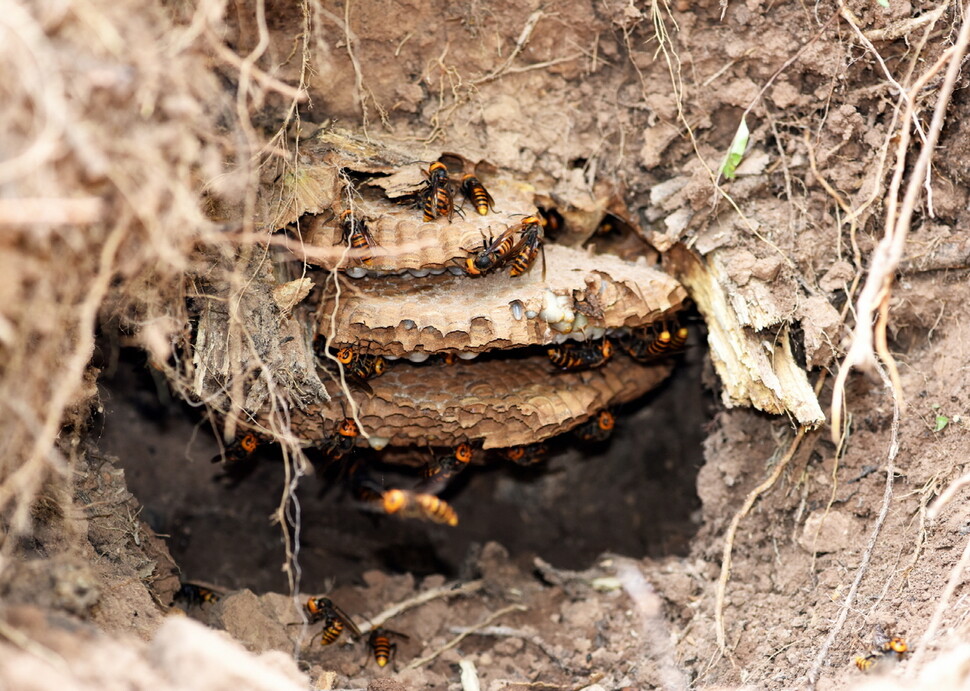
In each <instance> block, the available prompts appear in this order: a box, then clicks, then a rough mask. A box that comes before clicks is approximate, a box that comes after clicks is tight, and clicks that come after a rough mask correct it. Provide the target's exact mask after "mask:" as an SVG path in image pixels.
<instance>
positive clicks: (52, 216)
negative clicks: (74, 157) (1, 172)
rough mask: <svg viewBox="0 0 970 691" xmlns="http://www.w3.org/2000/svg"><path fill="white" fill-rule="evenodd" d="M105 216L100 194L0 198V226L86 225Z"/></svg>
mask: <svg viewBox="0 0 970 691" xmlns="http://www.w3.org/2000/svg"><path fill="white" fill-rule="evenodd" d="M103 216H104V200H103V199H101V197H84V198H80V199H68V198H57V199H44V198H41V197H31V198H28V199H25V198H20V199H0V226H13V225H28V224H29V225H87V224H89V223H96V222H97V221H100V220H101V219H102V217H103Z"/></svg>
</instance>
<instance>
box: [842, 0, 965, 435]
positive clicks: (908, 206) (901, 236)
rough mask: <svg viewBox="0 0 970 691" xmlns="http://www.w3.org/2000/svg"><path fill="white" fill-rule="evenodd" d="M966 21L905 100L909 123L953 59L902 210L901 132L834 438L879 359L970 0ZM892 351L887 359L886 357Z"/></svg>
mask: <svg viewBox="0 0 970 691" xmlns="http://www.w3.org/2000/svg"><path fill="white" fill-rule="evenodd" d="M963 18H964V19H963V24H962V25H961V27H960V33H959V35H958V37H957V41H956V43H955V45H954V46H953V47H952V48H951V49H950V50H948V51H946V52H945V53H944V54H943V55H942V56H941V57H940V59H939V60H938V61H937V62H936V64H934V65H933V66H932V67H930V69H928V70H927V71H926V73H925V74H923V76H921V77H920V78H919V79H918V80H917V81H916V83H915V84H914V85H913V87H912V88H911V89H910V91H909V94H908V96H909V101H908V102H907V104H906V113H905V115H904V116H903V119H902V122H903V123H908V122H909V121H910V120H911V119H912V116H913V110H914V103H915V101H916V96H917V95H918V94H919V92H920V91H921V90H922V89H923V87H924V86H925V85H926V83H927V82H928V81H929V80H930V79H932V78H933V77H934V76H935V75H936V73H937V72H938V71H939V70H940V69H941V68H942V66H943V65H944V64H946V63H947V62H949V65H948V67H947V71H946V75H945V77H944V79H943V85H942V86H941V87H940V92H939V96H938V97H937V100H936V106H935V108H934V111H933V119H932V120H931V122H930V126H929V129H928V131H927V134H926V142H925V144H924V145H923V148H922V150H921V151H920V155H919V157H918V158H917V160H916V163H915V164H914V165H913V169H912V172H911V173H910V179H909V182H908V183H907V186H906V193H905V195H904V197H903V201H902V204H901V205H900V206H899V211H898V214H897V211H896V208H897V207H896V205H897V201H896V200H897V198H898V193H899V188H900V185H901V183H902V176H903V172H904V169H905V167H906V166H905V159H906V153H907V150H908V148H909V141H910V137H911V135H910V129H909V127H906V126H902V127H901V132H900V140H899V146H898V147H897V149H896V169H895V171H894V173H893V179H892V183H891V184H890V188H889V192H888V194H887V203H886V229H885V233H884V235H883V237H882V239H881V240H880V241H879V244H878V245H877V246H876V249H875V251H874V252H873V256H872V262H871V267H870V270H869V277H868V278H867V279H866V282H865V284H864V285H863V287H862V291H861V292H860V293H859V300H858V302H857V303H856V310H855V313H856V326H855V328H854V329H853V332H852V345H851V346H850V347H849V352H848V353H846V356H845V359H844V360H843V362H842V366H841V367H840V368H839V373H838V375H837V377H836V380H835V387H834V391H833V393H832V439H833V440H835V441H836V442H837V440H838V438H839V436H840V427H841V415H842V397H843V394H844V390H845V382H846V379H847V377H848V375H849V372H850V371H851V370H852V369H853V368H856V367H859V368H863V369H871V368H872V367H873V366H874V364H875V353H874V341H876V342H880V343H884V342H885V330H884V327H883V331H882V333H881V334H879V335H876V334H875V330H876V326H875V325H874V324H873V315H875V314H876V312H877V311H880V312H884V311H885V310H886V309H888V305H886V306H883V303H888V300H889V295H890V291H891V288H892V281H893V276H894V274H895V271H896V268H897V267H898V266H899V261H900V259H902V256H903V248H904V246H905V244H906V236H907V234H908V233H909V228H910V224H911V221H912V216H913V212H914V210H915V208H916V201H917V199H918V197H919V194H920V185H921V180H922V178H923V176H924V175H925V173H926V170H927V169H928V168H929V166H930V161H931V160H932V157H933V151H934V149H935V148H936V143H937V141H938V140H939V136H940V131H941V130H942V128H943V118H944V117H945V115H946V108H947V105H948V104H949V102H950V96H951V94H952V93H953V88H954V86H955V84H956V79H957V76H958V75H959V73H960V63H961V62H962V60H963V55H964V53H965V52H966V49H967V44H968V42H970V3H968V4H967V5H965V6H964V11H963ZM887 356H888V358H889V359H888V360H887V359H886V357H887ZM880 357H881V358H882V359H883V361H884V362H886V365H887V367H890V368H891V370H890V371H891V372H892V371H893V370H894V369H895V367H894V365H892V364H890V363H892V357H891V356H890V355H889V353H888V351H885V352H881V353H880ZM893 386H894V388H895V390H896V392H897V397H898V398H899V399H900V401H901V398H902V396H901V394H902V391H901V387H900V385H899V381H898V375H897V376H896V377H894V378H893Z"/></svg>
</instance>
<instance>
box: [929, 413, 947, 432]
mask: <svg viewBox="0 0 970 691" xmlns="http://www.w3.org/2000/svg"><path fill="white" fill-rule="evenodd" d="M948 424H950V418H948V417H947V416H946V415H937V416H936V427H934V428H933V431H934V432H940V431H942V430H944V429H946V426H947V425H948Z"/></svg>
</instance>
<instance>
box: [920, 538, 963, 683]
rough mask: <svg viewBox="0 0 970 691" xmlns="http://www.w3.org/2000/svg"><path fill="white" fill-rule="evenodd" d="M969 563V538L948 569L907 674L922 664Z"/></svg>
mask: <svg viewBox="0 0 970 691" xmlns="http://www.w3.org/2000/svg"><path fill="white" fill-rule="evenodd" d="M968 565H970V540H967V544H966V545H965V546H964V548H963V555H962V556H961V557H960V561H958V562H957V563H956V565H955V566H954V567H953V569H952V570H951V571H950V578H949V579H948V580H947V582H946V587H945V588H944V589H943V594H942V595H940V601H939V602H938V603H937V604H936V609H935V610H933V616H932V617H931V618H930V623H929V624H928V625H927V627H926V631H924V632H923V635H922V636H921V637H920V639H919V645H917V646H916V650H915V652H914V653H913V659H912V661H911V662H910V664H909V669H908V670H907V676H909V677H915V676H916V674H917V673H918V672H919V669H920V667H921V666H922V664H923V658H924V657H926V654H927V653H926V650H927V648H928V646H929V644H930V641H932V640H933V639H934V638H936V634H937V632H938V631H939V629H940V624H941V622H942V621H943V616H944V615H945V614H946V610H947V605H948V604H949V602H950V599H951V598H952V597H953V593H954V592H955V591H956V589H957V587H959V586H960V584H962V583H963V574H964V572H965V571H966V570H967V566H968Z"/></svg>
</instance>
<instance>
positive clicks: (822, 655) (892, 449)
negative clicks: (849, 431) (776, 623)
mask: <svg viewBox="0 0 970 691" xmlns="http://www.w3.org/2000/svg"><path fill="white" fill-rule="evenodd" d="M876 371H877V372H878V373H879V376H880V378H881V379H882V383H883V387H884V388H885V389H886V390H887V391H888V392H889V394H890V395H891V396H892V399H893V421H892V425H891V427H890V438H889V450H888V452H887V453H886V487H885V490H884V491H883V495H882V506H881V507H880V509H879V515H878V516H877V517H876V522H875V524H874V525H873V527H872V533H870V535H869V541H868V542H867V543H866V549H865V551H864V552H863V553H862V560H861V561H860V562H859V568H858V569H857V570H856V575H855V578H854V579H853V581H852V585H851V586H850V587H849V592H848V593H847V594H846V596H845V601H844V602H843V603H842V607H841V608H840V610H839V616H838V617H837V618H836V620H835V624H834V625H833V626H832V630H831V631H829V635H828V636H827V637H826V639H825V642H824V643H823V644H822V647H821V648H820V649H819V651H818V655H817V656H816V658H815V661H814V662H813V663H812V666H811V668H810V669H809V671H808V683H809V684H810V685H811V687H812V688H815V684H816V682H817V681H818V676H819V672H820V671H821V669H822V665H823V664H824V663H825V659H826V658H827V657H828V654H829V650H830V649H831V648H832V644H833V643H834V642H835V639H836V638H837V637H838V635H839V633H840V632H841V631H842V627H843V625H844V624H845V620H846V617H848V615H849V612H850V611H851V610H852V605H853V603H854V602H855V596H856V593H857V592H858V590H859V584H861V583H862V578H863V577H864V576H865V575H866V571H868V569H869V562H870V561H871V560H872V554H873V552H874V551H875V549H876V541H877V540H878V539H879V533H880V532H881V531H882V526H883V523H885V522H886V516H888V515H889V505H890V503H891V502H892V498H893V477H894V476H895V474H896V455H897V454H898V453H899V412H900V405H899V400H898V399H897V398H896V390H895V389H894V388H893V384H892V382H891V381H890V379H889V376H888V375H887V374H886V372H885V370H884V369H883V368H882V367H880V366H879V365H878V363H877V364H876Z"/></svg>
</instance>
